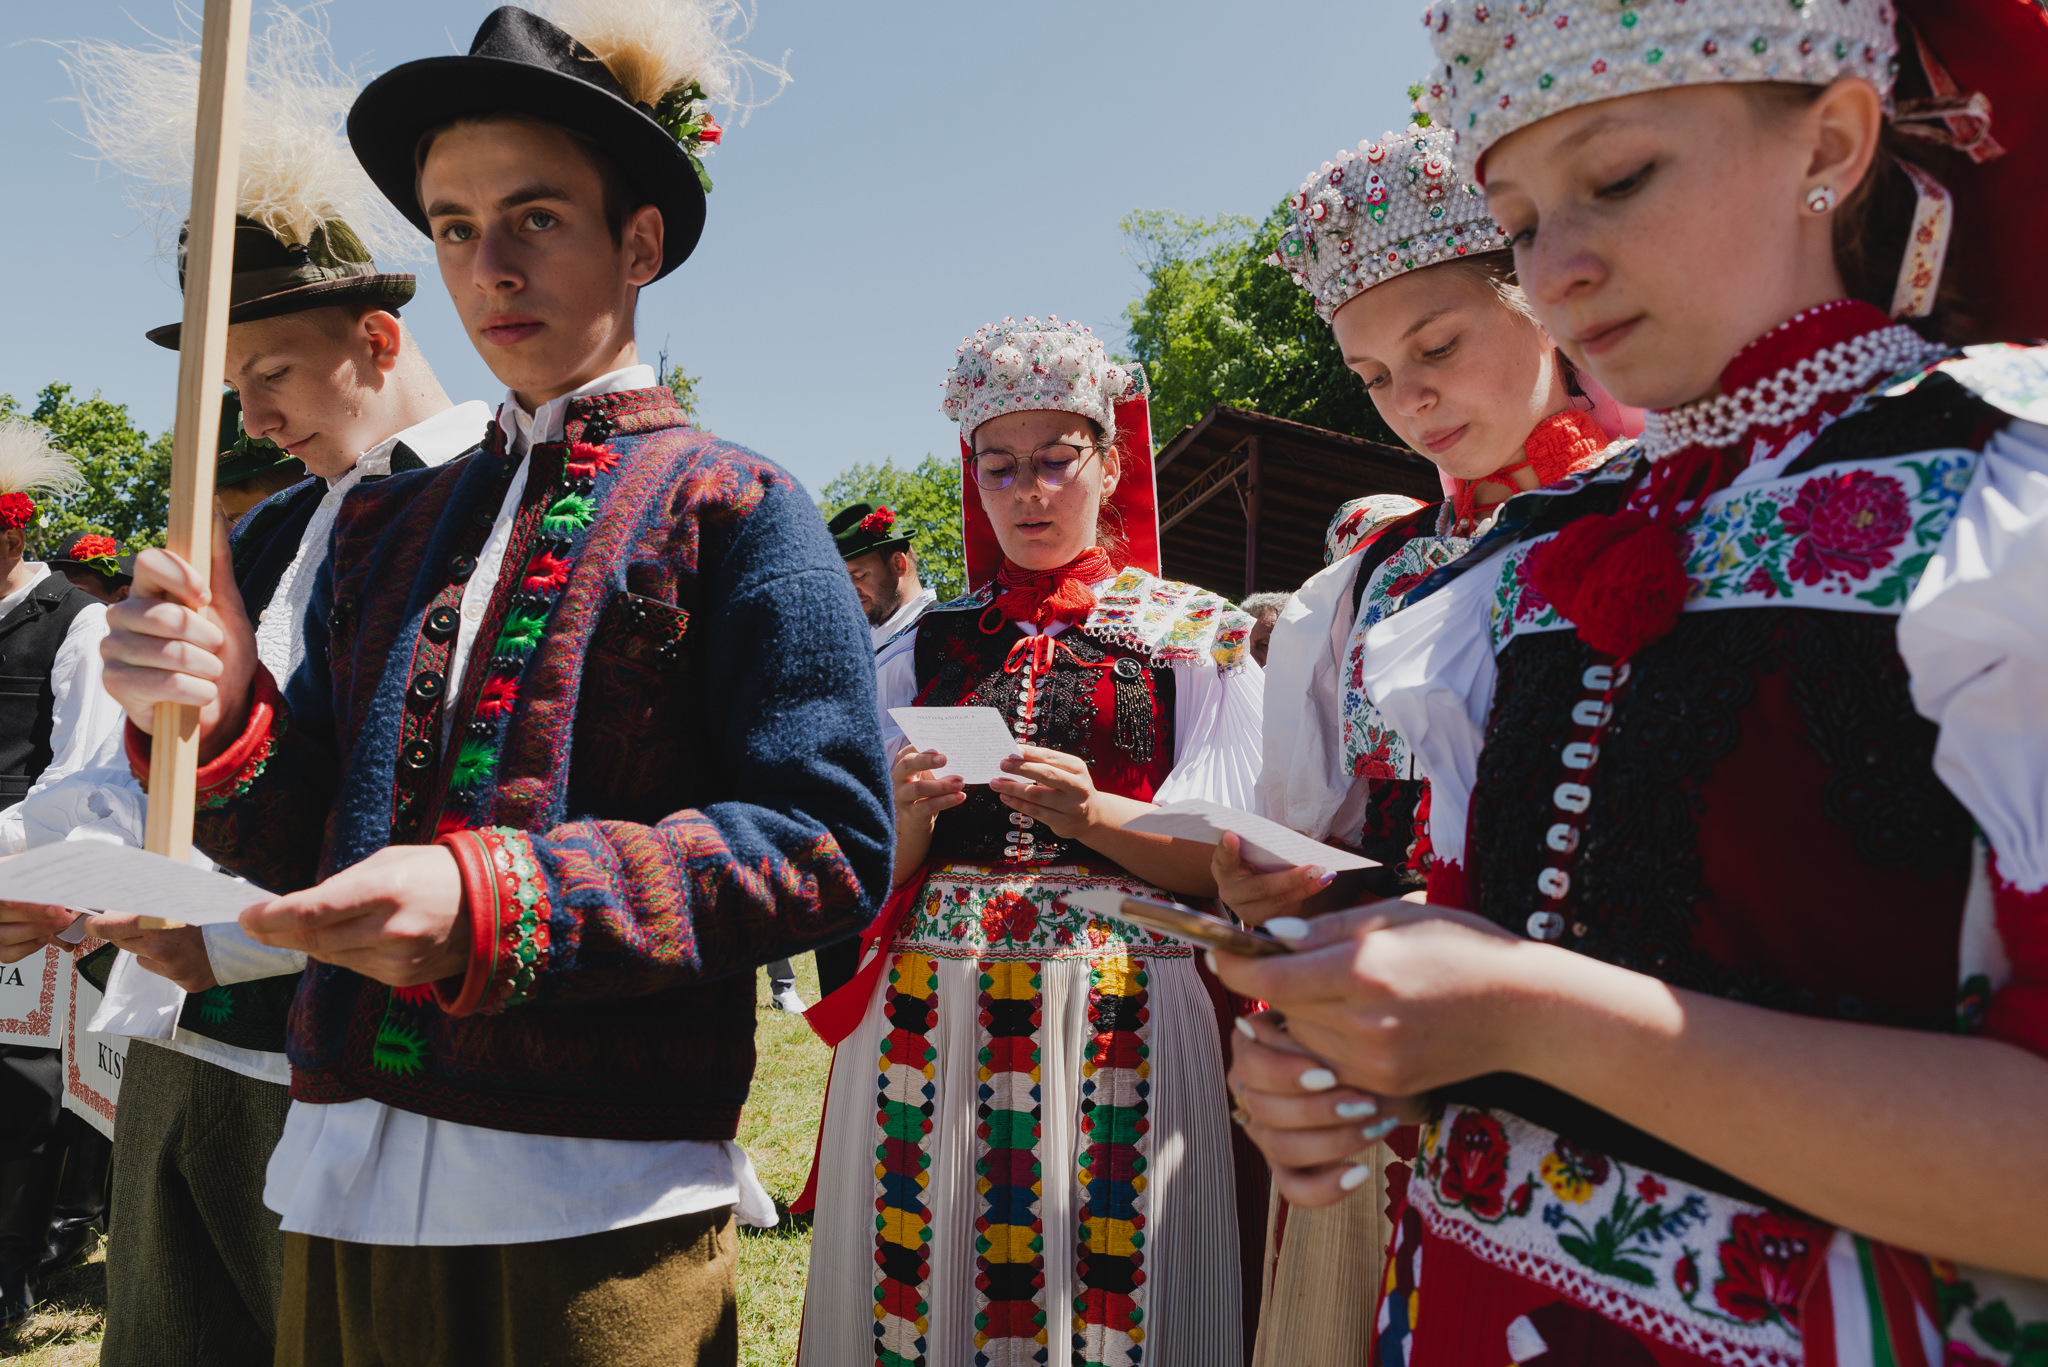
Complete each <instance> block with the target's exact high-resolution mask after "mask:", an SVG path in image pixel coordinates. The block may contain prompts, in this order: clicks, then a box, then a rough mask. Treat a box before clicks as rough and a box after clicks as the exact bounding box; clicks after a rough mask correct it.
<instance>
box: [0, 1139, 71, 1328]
mask: <svg viewBox="0 0 2048 1367" xmlns="http://www.w3.org/2000/svg"><path fill="white" fill-rule="evenodd" d="M62 1162H63V1157H62V1154H61V1151H59V1150H57V1148H56V1146H55V1145H49V1144H46V1145H44V1146H43V1151H42V1152H40V1153H36V1154H32V1155H30V1156H29V1157H27V1158H16V1159H11V1160H9V1161H8V1162H6V1163H4V1164H0V1324H12V1323H14V1322H15V1321H16V1320H18V1319H21V1318H23V1317H25V1316H26V1315H27V1314H28V1312H29V1311H30V1310H32V1309H34V1308H35V1303H36V1301H37V1300H38V1299H39V1297H38V1296H37V1294H36V1289H35V1277H36V1267H37V1265H38V1264H39V1263H41V1262H42V1260H43V1243H44V1238H45V1235H46V1233H47V1232H48V1230H49V1227H50V1207H51V1205H52V1203H54V1202H55V1200H56V1197H57V1174H58V1168H59V1166H60V1165H61V1164H62Z"/></svg>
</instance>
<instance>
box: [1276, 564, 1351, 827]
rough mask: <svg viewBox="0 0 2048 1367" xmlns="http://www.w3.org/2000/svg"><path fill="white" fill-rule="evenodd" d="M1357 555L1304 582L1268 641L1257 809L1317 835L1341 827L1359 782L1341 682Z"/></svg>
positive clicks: (1348, 636) (1349, 632) (1286, 824)
mask: <svg viewBox="0 0 2048 1367" xmlns="http://www.w3.org/2000/svg"><path fill="white" fill-rule="evenodd" d="M1358 563H1359V562H1358V559H1357V557H1355V556H1346V557H1345V558H1344V559H1342V560H1339V561H1338V562H1337V563H1336V564H1334V565H1331V566H1330V567H1329V568H1327V569H1325V570H1323V571H1321V572H1320V573H1318V574H1317V575H1315V576H1314V577H1313V578H1311V579H1310V580H1309V581H1308V582H1307V583H1305V584H1303V585H1302V586H1301V588H1300V590H1299V591H1298V592H1296V593H1295V594H1294V596H1293V597H1291V598H1289V599H1288V600H1287V606H1286V607H1284V608H1282V609H1281V611H1280V620H1279V621H1278V622H1276V623H1274V624H1273V639H1272V641H1271V642H1270V643H1269V644H1268V645H1267V647H1266V699H1267V701H1268V703H1269V704H1270V705H1269V706H1268V707H1267V708H1266V709H1265V731H1264V734H1265V768H1264V770H1263V772H1262V773H1261V774H1260V776H1259V792H1258V799H1259V801H1258V806H1257V807H1256V808H1255V810H1256V811H1257V812H1258V813H1259V815H1261V816H1265V817H1270V818H1271V819H1273V820H1274V821H1277V822H1279V823H1280V824H1281V825H1283V826H1289V827H1292V828H1293V829H1295V830H1297V831H1300V832H1301V833H1302V834H1303V835H1306V836H1309V837H1310V838H1312V839H1315V840H1325V839H1328V838H1329V836H1330V834H1331V833H1332V832H1333V831H1335V830H1336V829H1337V826H1338V824H1339V823H1338V815H1337V814H1338V811H1339V809H1340V808H1342V807H1343V806H1344V800H1345V798H1346V797H1347V796H1348V795H1349V794H1350V792H1351V789H1352V787H1353V785H1354V784H1355V783H1356V782H1357V780H1356V779H1354V778H1353V777H1352V776H1351V774H1350V772H1349V771H1348V770H1346V768H1345V767H1344V746H1343V736H1342V734H1341V732H1342V727H1343V716H1342V714H1341V710H1340V709H1341V703H1342V698H1343V689H1342V688H1341V687H1340V684H1341V683H1342V671H1343V668H1344V647H1345V645H1346V644H1347V643H1348V642H1349V641H1350V639H1351V623H1352V617H1353V613H1352V605H1351V589H1352V585H1353V584H1354V583H1355V582H1356V580H1357V577H1358Z"/></svg>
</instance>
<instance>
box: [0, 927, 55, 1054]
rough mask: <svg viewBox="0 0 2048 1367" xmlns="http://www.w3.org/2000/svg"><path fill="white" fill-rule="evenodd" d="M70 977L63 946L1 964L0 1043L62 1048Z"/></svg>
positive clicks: (41, 1047)
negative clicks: (15, 961)
mask: <svg viewBox="0 0 2048 1367" xmlns="http://www.w3.org/2000/svg"><path fill="white" fill-rule="evenodd" d="M72 976H73V975H72V972H71V953H70V951H69V950H68V949H66V948H65V947H64V946H62V945H51V946H50V947H49V948H48V949H45V950H44V951H43V952H42V953H40V954H32V955H30V956H29V957H28V958H26V959H23V960H22V961H21V962H20V963H14V964H0V1044H25V1045H29V1046H32V1047H34V1048H37V1049H60V1048H62V1047H63V1045H64V1027H65V1013H66V1012H67V1011H68V1010H69V1009H70V1005H71V979H72Z"/></svg>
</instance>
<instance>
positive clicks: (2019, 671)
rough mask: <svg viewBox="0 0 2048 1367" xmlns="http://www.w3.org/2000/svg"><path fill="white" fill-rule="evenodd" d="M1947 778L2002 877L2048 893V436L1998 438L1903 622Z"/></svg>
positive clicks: (2018, 427)
mask: <svg viewBox="0 0 2048 1367" xmlns="http://www.w3.org/2000/svg"><path fill="white" fill-rule="evenodd" d="M1899 653H1900V655H1901V656H1902V657H1904V659H1905V662H1906V667H1907V669H1908V670H1910V671H1911V673H1912V687H1913V704H1914V706H1915V707H1917V708H1918V709H1919V710H1920V712H1921V714H1922V715H1924V716H1926V717H1928V718H1929V719H1931V720H1932V721H1934V722H1936V723H1938V724H1939V725H1940V727H1941V735H1940V738H1939V739H1938V740H1937V741H1936V743H1935V750H1934V768H1935V772H1936V773H1938V774H1940V775H1941V779H1942V782H1944V783H1946V784H1947V785H1948V787H1949V791H1951V792H1953V793H1954V794H1955V795H1956V797H1957V798H1958V799H1959V800H1960V801H1961V802H1962V804H1963V806H1964V807H1965V808H1966V809H1967V810H1968V811H1969V813H1970V815H1971V817H1972V818H1974V819H1975V820H1976V822H1977V825H1978V826H1979V827H1980V828H1981V829H1982V830H1983V832H1984V835H1985V838H1986V840H1987V841H1988V842H1989V843H1990V846H1991V849H1992V851H1993V852H1994V853H1995V854H1996V855H1997V858H1998V869H1999V873H2000V874H2001V875H2002V876H2003V878H2004V879H2005V881H2006V882H2008V883H2010V884H2011V885H2013V886H2014V887H2016V888H2017V889H2018V890H2020V891H2021V892H2024V893H2034V892H2038V891H2040V890H2041V889H2042V888H2043V887H2048V426H2042V425H2041V424H2039V423H2032V422H2025V421H2015V422H2013V423H2012V424H2011V425H2010V426H2008V427H2007V428H2006V429H2005V430H2004V431H2002V432H2000V433H1999V434H1998V435H1996V436H1995V437H1993V438H1992V440H1991V442H1990V444H1989V445H1987V446H1986V447H1985V449H1984V454H1983V457H1982V459H1981V460H1979V462H1978V463H1977V467H1976V469H1975V471H1974V472H1973V473H1972V475H1971V478H1970V484H1969V487H1968V488H1967V489H1966V490H1965V491H1964V494H1963V501H1962V505H1961V507H1960V508H1959V509H1958V510H1957V513H1956V517H1955V520H1954V521H1953V522H1952V523H1950V524H1949V528H1948V531H1947V534H1946V535H1944V536H1943V537H1942V539H1941V543H1940V544H1939V545H1938V546H1937V547H1936V548H1935V551H1934V555H1933V558H1932V559H1931V560H1929V562H1928V565H1927V569H1926V571H1925V572H1924V573H1923V574H1922V575H1921V576H1920V582H1919V584H1918V586H1917V587H1915V589H1914V590H1913V596H1912V597H1911V598H1910V599H1908V600H1907V603H1906V608H1905V611H1904V612H1903V613H1902V614H1901V615H1900V617H1899Z"/></svg>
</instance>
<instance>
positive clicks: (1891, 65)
mask: <svg viewBox="0 0 2048 1367" xmlns="http://www.w3.org/2000/svg"><path fill="white" fill-rule="evenodd" d="M1897 19H1898V14H1897V11H1896V9H1895V8H1894V7H1893V5H1892V3H1891V0H1825V3H1823V2H1822V0H1681V2H1679V3H1672V2H1670V0H1655V2H1654V3H1653V2H1652V0H1521V3H1519V4H1510V3H1505V0H1492V3H1483V2H1481V0H1438V3H1436V4H1434V5H1431V6H1430V8H1429V9H1428V10H1427V11H1425V12H1424V14H1423V16H1422V22H1423V25H1424V27H1425V28H1427V29H1428V30H1429V41H1430V45H1431V46H1432V47H1434V48H1435V49H1436V57H1437V67H1436V70H1435V72H1434V73H1433V75H1432V77H1431V79H1430V80H1429V81H1427V82H1425V83H1424V85H1423V86H1422V87H1420V89H1419V90H1418V92H1417V97H1416V108H1417V109H1418V110H1422V111H1424V112H1426V113H1427V114H1428V115H1430V116H1431V118H1432V120H1433V122H1435V123H1436V124H1437V125H1438V126H1439V127H1442V128H1444V129H1445V130H1446V131H1448V132H1449V133H1450V134H1451V135H1452V137H1453V138H1454V139H1455V145H1456V159H1457V164H1458V168H1459V173H1460V174H1461V175H1464V176H1467V177H1468V178H1471V179H1475V180H1476V179H1478V178H1479V175H1478V170H1479V167H1480V163H1481V162H1482V160H1483V159H1484V157H1485V156H1486V152H1487V149H1489V148H1490V147H1492V146H1493V145H1494V144H1495V143H1497V142H1499V141H1500V140H1501V139H1502V138H1504V137H1506V136H1507V135H1508V134H1510V133H1512V132H1514V131H1516V130H1517V129H1520V128H1526V127H1528V126H1529V125H1530V124H1532V123H1536V122H1538V121H1539V120H1542V119H1546V118H1548V117H1550V116H1551V115H1552V114H1556V113H1560V112H1562V111H1564V110H1567V109H1574V108H1576V107H1578V106H1579V105H1583V104H1592V103H1594V102H1595V101H1598V100H1611V99H1616V98H1618V97H1620V96H1623V95H1635V94H1640V93H1642V92H1643V91H1648V90H1665V89H1669V88H1670V87H1673V86H1681V85H1716V84H1722V83H1726V82H1739V81H1784V82H1788V83H1791V84H1796V85H1827V84H1829V83H1830V82H1832V81H1834V80H1835V79H1836V78H1838V77H1842V76H1861V77H1863V78H1864V79H1865V80H1867V81H1869V82H1870V83H1871V84H1872V85H1874V86H1876V87H1877V90H1878V93H1879V94H1880V95H1882V96H1884V97H1885V99H1886V101H1887V103H1889V101H1890V99H1891V90H1892V77H1893V74H1894V71H1895V69H1896V61H1895V59H1896V58H1897V56H1898V39H1897V36H1896V33H1895V30H1894V25H1895V23H1896V22H1897Z"/></svg>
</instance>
